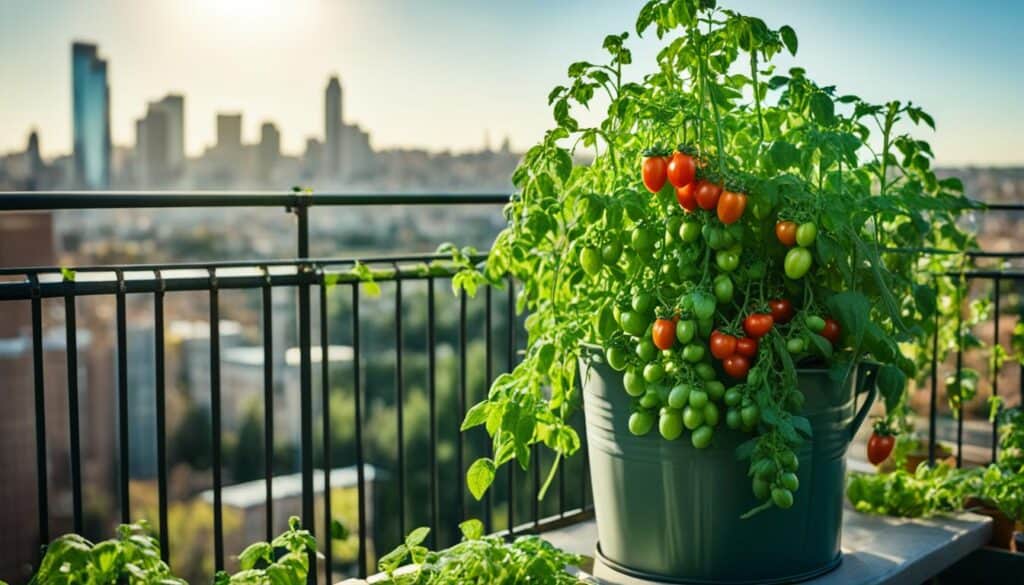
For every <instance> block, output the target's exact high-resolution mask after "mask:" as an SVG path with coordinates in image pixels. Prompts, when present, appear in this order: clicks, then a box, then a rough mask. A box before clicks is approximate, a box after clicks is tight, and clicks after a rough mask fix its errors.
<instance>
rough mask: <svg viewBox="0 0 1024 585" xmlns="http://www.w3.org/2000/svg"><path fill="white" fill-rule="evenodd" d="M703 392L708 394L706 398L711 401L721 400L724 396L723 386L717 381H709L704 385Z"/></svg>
mask: <svg viewBox="0 0 1024 585" xmlns="http://www.w3.org/2000/svg"><path fill="white" fill-rule="evenodd" d="M704 390H705V391H706V392H707V393H708V397H709V398H711V400H715V401H718V400H721V399H722V397H723V396H724V395H725V384H723V383H721V382H719V381H718V380H710V381H708V382H707V383H705V384H704Z"/></svg>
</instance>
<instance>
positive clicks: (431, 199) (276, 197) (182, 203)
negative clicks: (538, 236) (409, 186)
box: [0, 191, 510, 211]
mask: <svg viewBox="0 0 1024 585" xmlns="http://www.w3.org/2000/svg"><path fill="white" fill-rule="evenodd" d="M509 197H510V195H509V194H508V193H295V192H291V191H287V192H283V191H10V192H5V193H0V211H47V210H49V211H53V210H58V209H134V208H161V207H299V206H305V207H311V206H318V207H324V206H367V205H479V204H485V205H486V204H490V205H500V204H504V203H507V202H508V200H509Z"/></svg>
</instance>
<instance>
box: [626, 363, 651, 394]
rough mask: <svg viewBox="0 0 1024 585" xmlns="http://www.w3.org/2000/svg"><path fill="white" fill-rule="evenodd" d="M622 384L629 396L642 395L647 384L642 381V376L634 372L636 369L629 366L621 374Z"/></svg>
mask: <svg viewBox="0 0 1024 585" xmlns="http://www.w3.org/2000/svg"><path fill="white" fill-rule="evenodd" d="M622 386H623V387H624V388H625V389H626V394H629V395H630V396H635V397H639V396H643V394H644V392H646V391H647V384H645V383H644V378H643V376H641V375H640V374H638V373H636V370H634V369H633V368H629V369H628V370H626V373H625V374H623V375H622Z"/></svg>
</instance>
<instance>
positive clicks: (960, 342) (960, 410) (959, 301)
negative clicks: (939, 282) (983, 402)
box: [956, 281, 966, 467]
mask: <svg viewBox="0 0 1024 585" xmlns="http://www.w3.org/2000/svg"><path fill="white" fill-rule="evenodd" d="M963 287H964V283H963V281H961V282H960V283H959V284H958V286H957V289H956V394H957V413H956V414H957V416H956V466H957V467H963V464H964V453H963V451H964V413H965V412H966V408H965V405H964V402H963V394H964V393H963V386H962V384H963V365H964V316H963V315H964V311H963V298H962V291H963Z"/></svg>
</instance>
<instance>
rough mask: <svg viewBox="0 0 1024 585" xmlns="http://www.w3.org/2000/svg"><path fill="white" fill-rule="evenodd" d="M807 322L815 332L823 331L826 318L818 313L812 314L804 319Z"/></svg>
mask: <svg viewBox="0 0 1024 585" xmlns="http://www.w3.org/2000/svg"><path fill="white" fill-rule="evenodd" d="M804 323H806V324H807V328H808V329H810V330H811V331H813V332H815V333H821V332H822V331H824V330H825V320H824V319H822V318H821V317H819V316H817V315H810V316H808V317H807V319H805V320H804Z"/></svg>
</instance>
